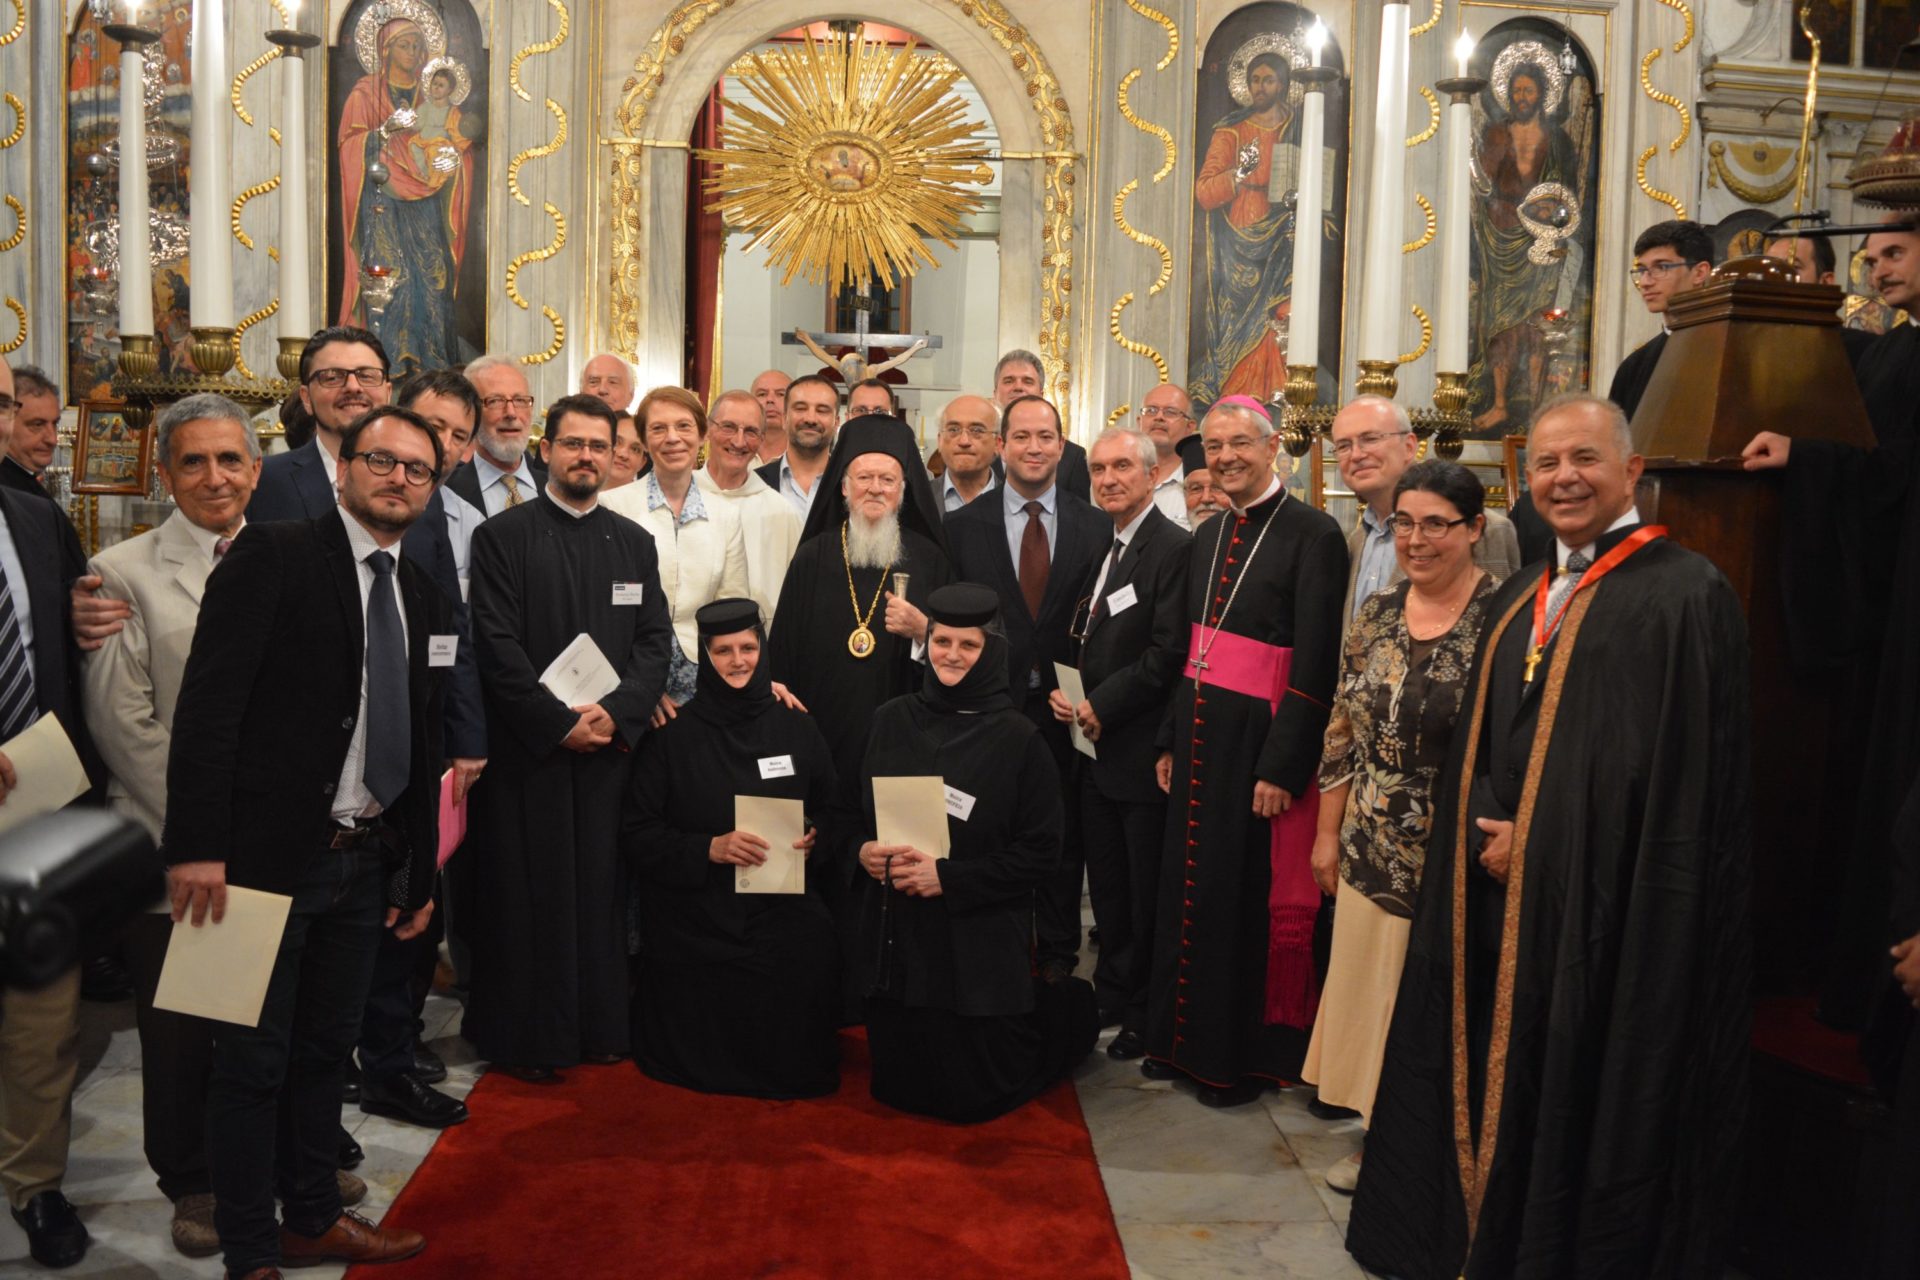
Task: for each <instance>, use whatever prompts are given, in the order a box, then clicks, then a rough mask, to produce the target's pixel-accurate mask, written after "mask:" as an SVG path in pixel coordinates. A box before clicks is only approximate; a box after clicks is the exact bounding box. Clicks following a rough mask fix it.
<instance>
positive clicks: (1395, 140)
mask: <svg viewBox="0 0 1920 1280" xmlns="http://www.w3.org/2000/svg"><path fill="white" fill-rule="evenodd" d="M1411 25H1412V24H1411V21H1410V19H1409V16H1408V9H1407V5H1406V4H1405V3H1404V0H1388V3H1386V4H1383V5H1381V6H1380V74H1379V76H1378V77H1376V79H1375V81H1374V86H1375V90H1376V93H1377V94H1378V98H1377V109H1376V110H1375V112H1374V118H1373V181H1372V183H1371V184H1370V186H1369V191H1368V200H1369V203H1368V209H1367V240H1366V246H1365V250H1364V256H1363V258H1362V267H1361V275H1360V288H1361V299H1360V358H1361V359H1362V360H1394V359H1397V358H1398V357H1399V355H1400V271H1401V262H1400V257H1401V254H1400V247H1401V245H1402V243H1403V242H1404V237H1405V234H1406V209H1405V206H1406V180H1407V168H1406V166H1407V65H1408V61H1409V57H1410V51H1409V47H1410V44H1411V41H1412V37H1411V35H1410V34H1409V31H1410V28H1411Z"/></svg>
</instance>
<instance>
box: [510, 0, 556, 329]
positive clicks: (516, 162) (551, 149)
mask: <svg viewBox="0 0 1920 1280" xmlns="http://www.w3.org/2000/svg"><path fill="white" fill-rule="evenodd" d="M547 5H548V7H549V8H551V9H552V10H553V12H554V16H555V18H556V19H558V22H559V25H558V26H557V27H556V28H555V30H554V33H553V34H552V35H551V36H548V37H547V38H546V39H545V40H537V41H535V42H534V43H532V44H529V45H527V46H525V47H523V48H521V49H519V50H517V51H515V53H514V55H513V58H512V60H511V61H509V62H508V63H507V87H508V88H510V89H512V90H513V95H514V97H516V98H519V99H520V100H521V101H522V102H532V101H533V95H532V94H531V93H529V92H527V87H526V86H525V85H524V84H522V83H520V68H521V67H522V66H524V65H525V64H526V61H527V59H528V58H533V57H538V56H540V55H542V54H549V53H553V52H555V51H557V50H558V49H559V48H560V47H561V46H562V45H564V44H566V42H567V36H568V34H569V32H571V30H572V18H571V16H570V15H569V14H568V13H567V6H566V5H565V4H564V3H562V0H547ZM546 109H547V111H548V113H549V114H551V115H552V116H553V121H554V124H553V137H552V138H551V139H550V140H548V141H546V142H543V143H540V144H539V145H537V146H532V147H528V148H527V149H526V150H524V151H521V152H519V153H517V154H516V155H515V156H514V157H513V159H512V160H510V161H508V162H507V189H508V190H509V191H510V192H511V193H512V195H513V198H514V199H515V200H516V201H518V202H519V203H521V204H523V205H526V206H527V207H529V208H531V207H532V206H533V200H532V199H531V198H530V197H529V196H528V195H527V193H526V192H525V191H523V190H521V187H520V167H521V166H522V165H524V164H526V162H527V161H529V160H540V159H544V158H546V157H548V156H551V155H554V154H556V153H557V152H558V151H559V150H560V148H562V147H564V146H566V145H567V113H566V109H565V108H563V107H562V106H561V105H560V104H559V103H558V102H555V101H554V100H553V99H552V98H548V99H547V100H546ZM543 208H544V209H545V212H546V214H547V216H548V217H549V218H551V219H552V220H553V238H552V239H551V240H550V241H548V242H547V244H546V245H544V246H542V247H541V248H538V249H529V250H527V251H526V252H525V253H521V254H518V255H516V256H515V257H514V258H513V260H512V261H510V262H508V263H507V298H508V299H509V300H510V301H511V302H512V303H513V304H514V305H515V306H517V307H519V308H520V309H521V310H523V311H525V310H528V309H529V308H530V307H531V305H532V304H530V303H529V302H528V301H527V299H526V297H525V296H524V295H522V294H521V292H520V283H519V282H520V269H521V268H522V267H524V266H527V265H529V264H530V263H535V262H545V261H546V260H547V259H549V258H551V257H553V256H554V255H555V254H557V253H559V252H560V250H561V249H563V248H565V247H566V243H567V217H566V214H564V213H562V212H561V211H560V209H559V208H558V207H557V206H556V205H554V203H553V202H552V201H546V202H545V203H544V205H543ZM540 314H541V315H542V316H545V317H546V320H547V323H548V324H549V325H551V326H552V328H553V340H552V341H551V342H549V343H548V344H547V347H546V349H545V350H544V351H532V352H528V353H526V354H524V355H522V356H521V357H520V363H521V364H529V365H532V364H545V363H546V362H547V361H549V360H551V359H553V358H554V357H555V356H557V355H559V354H560V348H561V347H562V346H564V345H565V344H566V340H567V330H566V325H565V322H564V321H562V319H561V318H560V313H559V312H558V311H555V310H554V309H553V308H552V307H550V306H546V305H542V306H541V308H540Z"/></svg>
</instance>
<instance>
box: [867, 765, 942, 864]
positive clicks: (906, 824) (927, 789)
mask: <svg viewBox="0 0 1920 1280" xmlns="http://www.w3.org/2000/svg"><path fill="white" fill-rule="evenodd" d="M873 830H874V840H875V841H876V843H879V844H903V845H906V846H907V847H908V848H910V849H918V850H919V851H920V852H922V853H924V854H927V855H928V856H930V857H935V858H944V857H946V856H947V787H946V783H945V782H944V781H943V780H942V779H940V778H937V777H918V778H875V779H874V780H873Z"/></svg>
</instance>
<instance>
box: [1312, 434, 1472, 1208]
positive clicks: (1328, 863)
mask: <svg viewBox="0 0 1920 1280" xmlns="http://www.w3.org/2000/svg"><path fill="white" fill-rule="evenodd" d="M1393 501H1394V514H1393V517H1392V519H1391V521H1390V522H1389V523H1390V524H1391V525H1392V528H1393V546H1394V554H1395V555H1396V556H1397V557H1398V558H1399V561H1400V569H1401V572H1403V573H1404V574H1406V580H1405V581H1403V582H1399V583H1396V584H1395V585H1394V586H1391V587H1389V588H1387V589H1386V590H1385V591H1381V592H1378V593H1377V594H1375V595H1373V596H1371V597H1369V598H1368V599H1367V601H1366V602H1365V603H1364V604H1363V605H1362V606H1361V608H1360V613H1359V616H1358V617H1356V618H1355V619H1354V620H1353V625H1352V627H1351V628H1350V629H1349V630H1348V632H1347V641H1346V654H1345V661H1344V665H1343V670H1342V673H1341V679H1340V688H1339V692H1338V693H1337V694H1336V695H1335V699H1334V705H1333V717H1332V719H1331V720H1330V721H1329V722H1328V724H1327V737H1326V749H1325V752H1324V754H1323V756H1322V758H1321V763H1320V830H1319V834H1318V836H1317V838H1316V839H1315V841H1314V847H1313V873H1314V878H1315V879H1317V880H1318V881H1319V882H1320V888H1321V889H1322V891H1324V892H1326V893H1328V894H1331V895H1333V897H1334V926H1333V955H1332V960H1331V962H1330V963H1329V966H1328V970H1327V981H1326V989H1325V991H1324V992H1323V993H1322V995H1321V999H1320V1012H1319V1016H1318V1017H1317V1018H1316V1019H1315V1021H1314V1026H1313V1039H1312V1041H1311V1043H1310V1044H1309V1046H1308V1049H1307V1061H1306V1067H1305V1070H1304V1075H1305V1077H1306V1079H1307V1080H1308V1081H1310V1082H1312V1083H1314V1084H1316V1085H1318V1086H1319V1090H1320V1100H1321V1101H1322V1102H1325V1103H1328V1104H1331V1105H1333V1106H1339V1107H1351V1108H1353V1109H1354V1110H1356V1111H1358V1112H1359V1113H1360V1118H1361V1123H1362V1124H1365V1123H1366V1121H1367V1119H1368V1117H1369V1116H1370V1114H1371V1113H1372V1110H1373V1095H1374V1089H1375V1087H1376V1086H1377V1085H1378V1083H1379V1080H1380V1063H1381V1058H1382V1056H1383V1054H1384V1053H1385V1051H1386V1043H1387V1024H1388V1023H1389V1022H1391V1021H1392V1019H1393V998H1394V992H1395V991H1396V990H1397V989H1398V987H1399V985H1400V968H1401V964H1402V963H1403V962H1404V961H1405V959H1406V952H1407V930H1408V927H1409V924H1410V922H1411V919H1412V916H1413V900H1414V894H1415V893H1416V892H1417V891H1418V890H1419V887H1420V868H1421V864H1422V863H1423V862H1424V861H1425V859H1426V850H1427V835H1428V831H1429V829H1430V828H1431V826H1432V823H1433V806H1434V786H1435V784H1436V782H1437V780H1438V778H1439V775H1440V769H1441V766H1442V765H1443V764H1444V763H1445V761H1446V758H1447V748H1448V745H1449V743H1450V742H1451V740H1452V738H1453V729H1454V724H1455V722H1456V721H1458V719H1459V717H1460V709H1461V703H1462V701H1463V699H1464V698H1465V695H1466V688H1467V673H1468V670H1469V669H1470V668H1471V667H1472V665H1473V656H1474V649H1475V647H1476V645H1477V644H1478V642H1479V638H1480V629H1481V623H1482V620H1483V616H1484V613H1485V610H1486V604H1487V601H1488V600H1490V599H1491V598H1492V597H1493V593H1494V587H1495V585H1496V580H1495V579H1494V577H1493V575H1491V574H1489V573H1486V572H1484V571H1483V570H1481V569H1480V568H1479V567H1478V566H1477V565H1475V564H1474V562H1473V548H1474V544H1475V543H1477V542H1479V540H1480V538H1481V536H1482V534H1483V533H1484V531H1485V529H1486V518H1485V516H1484V515H1483V514H1482V507H1483V505H1484V501H1485V493H1484V491H1483V490H1482V488H1481V486H1480V481H1479V480H1477V479H1476V478H1475V477H1474V475H1473V473H1472V472H1471V471H1469V470H1467V469H1466V468H1465V467H1463V466H1461V465H1460V464H1458V463H1455V462H1437V461H1436V462H1422V463H1419V464H1417V465H1415V466H1412V467H1409V468H1408V469H1407V472H1406V474H1405V475H1404V476H1402V477H1401V478H1400V483H1399V484H1398V486H1396V487H1395V489H1394V498H1393ZM1359 1177H1360V1156H1359V1155H1358V1154H1357V1153H1356V1154H1355V1155H1353V1156H1351V1157H1349V1158H1348V1159H1346V1160H1343V1161H1341V1162H1340V1163H1339V1164H1336V1165H1335V1166H1334V1167H1333V1168H1332V1169H1329V1170H1328V1171H1327V1182H1328V1183H1329V1184H1330V1185H1331V1186H1333V1187H1335V1188H1336V1189H1338V1190H1341V1191H1351V1190H1353V1189H1354V1187H1355V1186H1356V1185H1357V1184H1358V1182H1359Z"/></svg>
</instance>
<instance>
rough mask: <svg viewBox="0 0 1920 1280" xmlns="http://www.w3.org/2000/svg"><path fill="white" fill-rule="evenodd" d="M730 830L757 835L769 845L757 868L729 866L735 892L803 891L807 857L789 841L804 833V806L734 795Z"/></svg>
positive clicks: (791, 802) (769, 797)
mask: <svg viewBox="0 0 1920 1280" xmlns="http://www.w3.org/2000/svg"><path fill="white" fill-rule="evenodd" d="M733 829H734V830H735V831H744V832H746V833H747V834H748V835H750V836H759V837H760V838H761V839H762V840H765V841H766V842H767V843H768V844H769V845H771V846H772V848H770V849H768V850H767V860H766V861H765V862H764V863H762V864H761V865H760V866H757V867H735V868H734V869H733V891H734V892H735V893H805V892H806V891H807V857H806V854H805V853H803V852H802V851H801V850H799V849H796V848H794V847H793V842H794V841H795V840H798V839H800V838H801V837H803V836H805V835H806V834H807V814H806V807H805V805H804V804H802V802H800V801H798V800H776V799H774V798H773V797H772V796H735V797H734V798H733Z"/></svg>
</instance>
